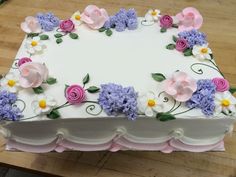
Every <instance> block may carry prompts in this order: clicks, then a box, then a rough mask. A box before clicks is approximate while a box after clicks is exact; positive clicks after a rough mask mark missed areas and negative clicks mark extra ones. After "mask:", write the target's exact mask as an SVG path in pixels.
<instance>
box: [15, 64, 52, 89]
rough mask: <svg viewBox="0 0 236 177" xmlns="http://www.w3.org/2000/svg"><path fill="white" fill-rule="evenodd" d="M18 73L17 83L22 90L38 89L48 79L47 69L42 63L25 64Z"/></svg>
mask: <svg viewBox="0 0 236 177" xmlns="http://www.w3.org/2000/svg"><path fill="white" fill-rule="evenodd" d="M19 71H20V79H19V83H20V86H21V87H23V88H36V87H39V86H40V85H41V84H42V83H43V81H45V80H46V79H47V78H48V69H47V67H46V66H45V65H44V64H42V63H36V62H28V63H25V64H23V65H21V66H20V67H19Z"/></svg>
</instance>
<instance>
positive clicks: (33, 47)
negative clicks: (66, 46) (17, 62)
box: [25, 36, 46, 55]
mask: <svg viewBox="0 0 236 177" xmlns="http://www.w3.org/2000/svg"><path fill="white" fill-rule="evenodd" d="M25 47H26V49H27V52H28V53H30V54H32V55H34V54H40V53H42V52H43V50H44V49H45V48H46V46H45V45H44V44H43V43H42V41H41V40H40V37H38V36H36V37H33V38H30V39H27V41H26V44H25Z"/></svg>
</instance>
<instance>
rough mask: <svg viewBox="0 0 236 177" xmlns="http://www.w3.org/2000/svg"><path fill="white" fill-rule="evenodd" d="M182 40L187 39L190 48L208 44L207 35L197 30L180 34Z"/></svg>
mask: <svg viewBox="0 0 236 177" xmlns="http://www.w3.org/2000/svg"><path fill="white" fill-rule="evenodd" d="M178 36H179V37H180V38H182V39H185V40H186V41H187V43H188V48H191V49H192V48H193V46H194V45H203V44H207V41H206V35H205V34H204V33H202V32H200V31H198V30H196V29H193V30H191V31H182V32H180V33H179V34H178Z"/></svg>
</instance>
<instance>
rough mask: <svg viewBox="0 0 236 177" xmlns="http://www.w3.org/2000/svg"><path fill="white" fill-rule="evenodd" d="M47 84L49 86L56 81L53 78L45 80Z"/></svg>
mask: <svg viewBox="0 0 236 177" xmlns="http://www.w3.org/2000/svg"><path fill="white" fill-rule="evenodd" d="M46 82H47V84H49V85H53V84H55V83H56V82H57V79H56V78H53V77H49V78H48V79H47V80H46Z"/></svg>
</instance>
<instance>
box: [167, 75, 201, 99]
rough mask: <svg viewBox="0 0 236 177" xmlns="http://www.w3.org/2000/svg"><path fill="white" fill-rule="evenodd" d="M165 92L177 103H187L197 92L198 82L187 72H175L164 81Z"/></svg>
mask: <svg viewBox="0 0 236 177" xmlns="http://www.w3.org/2000/svg"><path fill="white" fill-rule="evenodd" d="M164 90H165V92H166V93H167V94H168V95H171V96H172V97H173V98H174V99H175V100H176V101H179V102H185V101H187V100H189V99H190V98H191V97H192V94H193V93H194V92H195V91H196V90H197V83H196V81H195V80H194V79H193V78H192V77H190V76H188V75H187V73H185V72H181V71H179V72H175V73H174V74H173V76H172V77H171V78H169V79H166V80H165V81H164Z"/></svg>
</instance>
